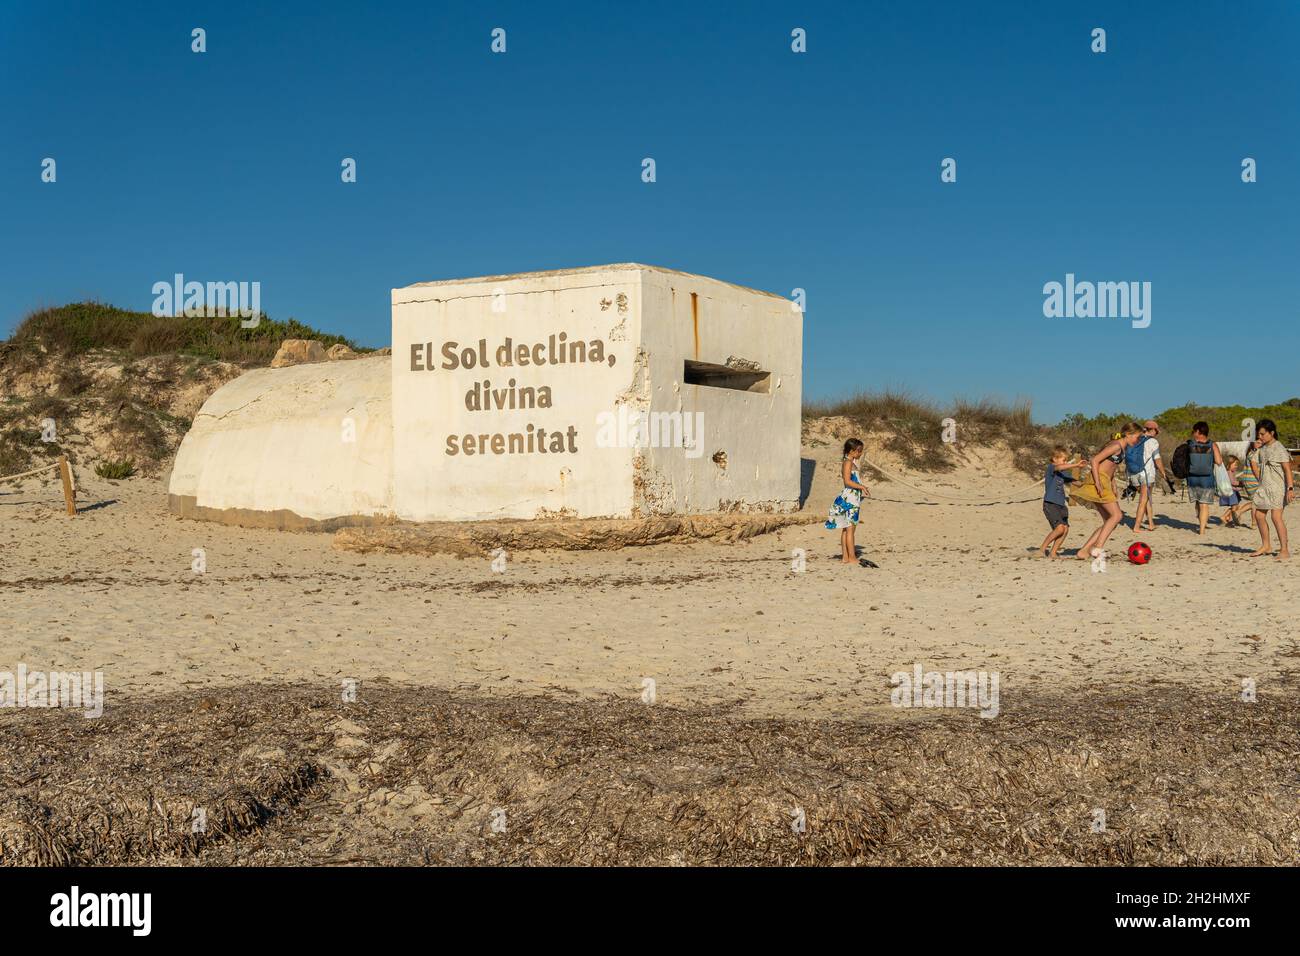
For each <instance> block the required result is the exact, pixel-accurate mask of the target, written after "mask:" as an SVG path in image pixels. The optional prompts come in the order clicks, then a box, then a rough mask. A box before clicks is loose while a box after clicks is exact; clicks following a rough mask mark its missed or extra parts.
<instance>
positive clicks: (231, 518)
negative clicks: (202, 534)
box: [167, 492, 393, 532]
mask: <svg viewBox="0 0 1300 956" xmlns="http://www.w3.org/2000/svg"><path fill="white" fill-rule="evenodd" d="M167 510H168V511H170V512H171V513H172V514H174V515H177V516H178V517H181V518H190V519H193V520H196V521H214V522H216V523H217V524H228V525H235V526H236V527H240V528H263V529H267V530H271V531H323V532H331V531H338V530H339V529H340V528H373V527H377V526H379V525H383V524H392V523H393V519H392V518H391V517H387V516H385V515H340V516H338V517H335V518H305V517H303V516H302V515H300V514H298V513H297V512H294V511H290V510H289V509H287V508H281V509H279V510H278V511H258V510H256V509H253V508H208V507H205V506H203V505H200V504H199V503H198V500H197V499H196V498H195V497H194V495H174V494H171V493H170V492H169V493H168V495H167Z"/></svg>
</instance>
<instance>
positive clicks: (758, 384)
mask: <svg viewBox="0 0 1300 956" xmlns="http://www.w3.org/2000/svg"><path fill="white" fill-rule="evenodd" d="M771 380H772V373H771V372H764V371H763V370H762V369H749V368H732V367H731V366H730V365H714V364H713V363H712V362H692V361H691V360H690V359H687V360H686V367H685V368H684V369H683V370H682V381H683V382H685V383H686V384H687V385H707V386H709V387H710V388H733V389H735V390H736V391H739V392H762V393H763V394H767V392H768V390H769V388H770V383H771Z"/></svg>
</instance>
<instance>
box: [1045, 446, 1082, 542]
mask: <svg viewBox="0 0 1300 956" xmlns="http://www.w3.org/2000/svg"><path fill="white" fill-rule="evenodd" d="M1069 457H1070V453H1069V452H1068V451H1066V450H1065V449H1064V448H1061V447H1059V446H1058V447H1056V448H1053V449H1052V460H1051V462H1049V463H1048V465H1047V472H1046V473H1045V474H1044V475H1043V516H1044V517H1045V518H1047V524H1048V525H1049V526H1050V527H1051V529H1052V530H1051V531H1049V532H1048V533H1047V537H1046V538H1044V539H1043V543H1042V544H1041V545H1039V546H1038V550H1039V551H1041V552H1042V553H1043V557H1045V558H1055V557H1058V555H1057V552H1058V551H1060V549H1061V544H1062V543H1063V542H1064V541H1065V536H1066V535H1067V534H1069V533H1070V507H1069V505H1067V504H1066V501H1065V483H1066V482H1067V481H1078V479H1077V478H1075V477H1074V475H1071V474H1069V473H1068V472H1069V470H1070V469H1072V468H1082V467H1083V466H1084V465H1086V464H1087V462H1086V461H1069V460H1068V459H1069ZM1049 546H1050V549H1051V550H1050V552H1049V550H1048V548H1049Z"/></svg>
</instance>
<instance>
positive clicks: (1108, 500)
mask: <svg viewBox="0 0 1300 956" xmlns="http://www.w3.org/2000/svg"><path fill="white" fill-rule="evenodd" d="M1141 438H1142V426H1141V425H1139V424H1138V423H1137V422H1129V423H1128V424H1127V425H1125V426H1124V428H1123V429H1122V430H1121V431H1120V433H1119V435H1117V436H1116V437H1115V438H1113V439H1112V440H1111V441H1110V442H1109V443H1107V445H1106V447H1105V448H1103V449H1102V450H1101V451H1099V452H1097V454H1095V455H1093V456H1092V458H1091V459H1090V460H1089V461H1088V466H1089V467H1090V468H1091V469H1092V474H1091V475H1089V476H1088V477H1087V478H1083V479H1082V480H1080V481H1077V482H1075V483H1074V484H1073V485H1072V486H1071V488H1070V500H1071V501H1073V502H1075V503H1076V504H1081V505H1087V506H1089V507H1092V508H1096V509H1097V514H1099V515H1101V527H1099V528H1098V529H1097V530H1096V531H1094V532H1093V533H1092V535H1091V537H1089V538H1088V540H1087V541H1085V542H1084V543H1083V547H1081V548H1079V553H1078V555H1077V556H1078V557H1079V558H1082V559H1083V560H1085V561H1087V560H1088V559H1089V558H1095V557H1097V555H1098V554H1100V553H1101V549H1102V548H1103V547H1105V545H1106V539H1107V538H1109V537H1110V533H1111V532H1112V531H1114V530H1115V528H1117V527H1118V526H1119V523H1120V521H1121V520H1123V518H1124V512H1123V511H1121V510H1120V507H1119V496H1118V495H1117V494H1115V468H1116V466H1118V465H1119V463H1120V462H1121V461H1123V460H1124V451H1125V449H1127V448H1128V447H1129V446H1130V445H1136V444H1137V443H1138V441H1139V440H1140V439H1141Z"/></svg>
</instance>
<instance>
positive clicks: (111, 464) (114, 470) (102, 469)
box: [95, 458, 135, 481]
mask: <svg viewBox="0 0 1300 956" xmlns="http://www.w3.org/2000/svg"><path fill="white" fill-rule="evenodd" d="M95 474H97V475H99V477H101V478H108V479H111V480H113V481H117V480H118V479H121V478H130V477H131V476H132V475H134V474H135V459H134V458H124V459H122V460H121V461H112V460H105V461H101V462H100V463H99V464H97V465H96V466H95Z"/></svg>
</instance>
